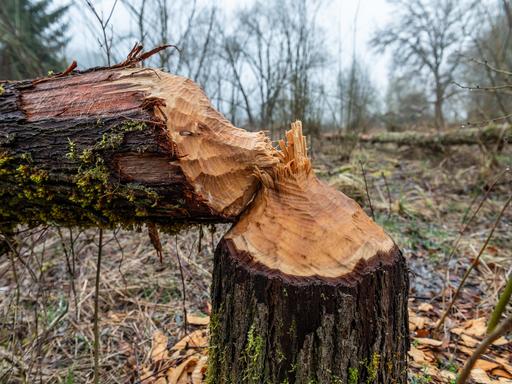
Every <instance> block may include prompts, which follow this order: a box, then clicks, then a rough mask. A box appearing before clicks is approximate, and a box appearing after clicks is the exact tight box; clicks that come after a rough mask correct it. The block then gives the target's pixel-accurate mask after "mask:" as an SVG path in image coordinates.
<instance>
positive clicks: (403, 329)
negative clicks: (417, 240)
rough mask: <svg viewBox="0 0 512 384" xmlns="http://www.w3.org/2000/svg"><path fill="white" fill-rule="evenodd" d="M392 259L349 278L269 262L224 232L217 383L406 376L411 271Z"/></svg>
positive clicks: (217, 302) (349, 382)
mask: <svg viewBox="0 0 512 384" xmlns="http://www.w3.org/2000/svg"><path fill="white" fill-rule="evenodd" d="M392 252H393V262H392V263H390V264H388V265H382V264H379V263H377V264H376V265H375V266H373V267H372V268H366V267H365V268H362V269H361V270H364V271H365V272H364V273H362V274H358V273H357V272H356V273H355V274H354V276H345V277H340V279H322V278H319V277H294V276H287V275H284V274H282V273H280V272H279V271H276V270H266V269H265V268H264V267H262V266H261V265H257V264H255V263H254V262H252V261H251V258H250V257H249V256H248V255H241V254H238V253H237V251H236V250H235V249H234V247H233V245H232V244H230V242H229V241H226V240H222V241H221V243H220V244H219V246H218V248H217V251H216V254H215V266H214V274H213V276H214V280H213V287H212V304H213V314H212V320H211V325H210V328H211V341H210V352H209V372H208V380H209V382H210V383H289V384H291V383H304V384H306V383H308V384H309V383H333V384H339V383H345V384H357V383H379V384H385V383H406V382H407V365H406V361H407V350H408V348H409V336H408V335H409V334H408V320H407V292H408V276H407V269H406V266H405V261H404V258H403V256H402V255H401V253H400V251H399V250H398V249H397V248H394V249H393V250H392Z"/></svg>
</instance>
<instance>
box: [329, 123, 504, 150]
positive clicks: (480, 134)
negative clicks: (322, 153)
mask: <svg viewBox="0 0 512 384" xmlns="http://www.w3.org/2000/svg"><path fill="white" fill-rule="evenodd" d="M325 137H326V139H327V140H329V141H340V140H348V139H350V140H354V136H345V135H339V134H327V135H325ZM355 139H357V140H358V141H360V142H362V143H370V144H389V143H391V144H397V145H410V146H417V147H432V146H448V145H492V144H495V145H497V144H498V143H499V142H500V141H503V142H505V143H510V142H511V140H512V126H510V125H501V126H500V125H494V124H491V125H488V126H486V127H483V128H461V129H457V130H449V131H444V132H440V133H437V132H416V131H407V132H380V133H374V134H363V135H359V136H356V137H355Z"/></svg>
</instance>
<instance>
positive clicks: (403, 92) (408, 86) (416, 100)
mask: <svg viewBox="0 0 512 384" xmlns="http://www.w3.org/2000/svg"><path fill="white" fill-rule="evenodd" d="M411 77H413V76H412V75H408V76H391V77H390V80H389V85H388V90H387V93H386V99H385V103H386V112H385V113H384V116H383V120H384V122H385V124H386V127H387V129H388V130H389V131H402V130H407V129H410V128H411V127H414V128H416V127H418V126H427V125H428V124H429V123H430V122H431V121H433V120H434V116H433V115H432V105H431V103H429V100H428V96H427V94H426V92H425V90H424V89H423V88H422V86H421V84H415V82H414V81H411Z"/></svg>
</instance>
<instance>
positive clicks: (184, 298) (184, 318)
mask: <svg viewBox="0 0 512 384" xmlns="http://www.w3.org/2000/svg"><path fill="white" fill-rule="evenodd" d="M174 238H175V243H176V258H177V259H178V266H179V268H180V277H181V290H182V298H183V301H182V306H183V325H184V328H185V334H187V333H188V324H187V307H186V302H187V296H186V291H185V277H184V275H183V267H182V265H181V257H180V251H179V249H178V235H176V236H175V237H174Z"/></svg>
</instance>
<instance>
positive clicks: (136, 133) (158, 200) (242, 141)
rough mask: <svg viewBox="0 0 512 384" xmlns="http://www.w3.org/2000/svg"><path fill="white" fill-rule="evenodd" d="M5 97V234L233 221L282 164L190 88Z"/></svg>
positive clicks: (127, 81)
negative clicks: (34, 227) (51, 226)
mask: <svg viewBox="0 0 512 384" xmlns="http://www.w3.org/2000/svg"><path fill="white" fill-rule="evenodd" d="M1 89H2V90H3V91H2V94H1V95H0V194H1V198H2V202H3V204H2V208H1V210H0V224H4V225H5V224H9V223H20V222H28V223H37V222H56V223H61V224H66V225H71V224H79V225H82V226H85V225H87V224H88V223H89V224H93V225H97V224H104V225H105V224H106V225H109V224H115V223H119V222H122V223H128V224H129V223H133V222H144V221H148V220H149V221H153V222H158V223H169V222H170V221H172V222H173V223H176V222H180V221H183V222H219V221H232V220H233V219H234V218H235V217H236V216H238V215H239V214H240V212H241V211H242V210H243V209H244V208H245V206H246V205H247V203H248V202H249V201H250V200H251V199H252V197H253V195H254V193H255V191H256V188H257V185H258V180H257V178H256V176H255V175H254V170H255V169H256V168H260V169H265V168H268V167H271V166H272V165H273V164H275V163H276V161H277V160H276V159H275V158H274V153H273V152H272V150H271V149H272V148H271V145H270V141H269V140H268V139H267V138H266V137H265V136H264V134H263V133H249V132H246V131H244V130H241V129H238V128H235V127H233V126H232V125H231V124H230V123H229V122H228V121H227V120H226V119H224V118H223V117H222V116H221V115H220V114H219V113H218V112H217V111H215V110H214V109H213V108H212V107H211V105H210V102H209V100H208V98H207V97H206V96H205V95H204V93H203V92H202V91H201V90H200V88H199V87H197V86H196V85H195V84H193V83H192V82H191V81H190V80H188V79H184V78H180V77H178V76H172V75H169V74H165V73H162V72H160V71H156V70H152V69H140V68H124V69H123V68H116V69H103V70H96V71H94V70H93V71H90V72H87V73H83V74H75V75H72V76H68V77H62V78H55V79H45V80H44V81H36V82H34V81H24V82H14V83H4V84H2V88H1Z"/></svg>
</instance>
